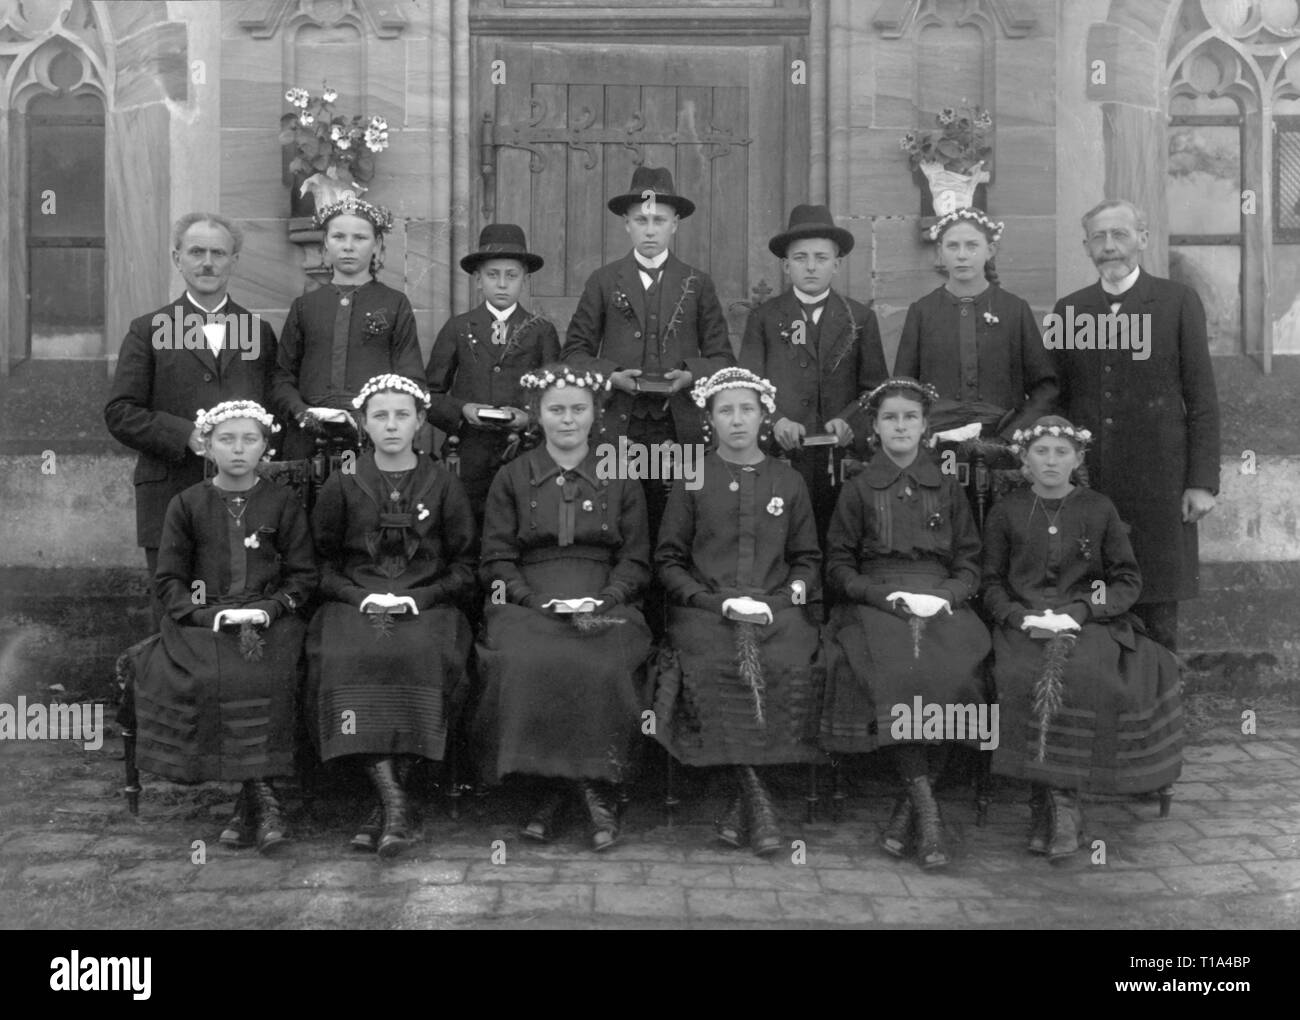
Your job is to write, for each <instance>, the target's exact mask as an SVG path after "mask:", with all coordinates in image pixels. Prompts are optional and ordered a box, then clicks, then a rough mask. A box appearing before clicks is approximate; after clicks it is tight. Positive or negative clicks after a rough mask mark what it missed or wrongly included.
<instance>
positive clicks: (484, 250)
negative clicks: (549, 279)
mask: <svg viewBox="0 0 1300 1020" xmlns="http://www.w3.org/2000/svg"><path fill="white" fill-rule="evenodd" d="M489 259H516V260H518V261H520V262H522V263H523V264H524V268H525V269H527V270H528V272H530V273H535V272H537V270H539V269H541V268H542V266H544V265H545V264H546V260H545V259H543V258H542V257H541V256H540V255H534V254H533V253H532V252H530V251H529V250H528V242H527V240H525V238H524V228H523V227H519V226H516V225H515V224H513V223H489V224H488V225H487V226H486V227H484V228H483V232H482V233H481V234H479V235H478V251H472V252H470V253H469V254H468V255H466V256H465V257H464V258H463V259H461V260H460V268H461V269H463V270H465V272H467V273H472V272H474V270H476V269H477V268H478V267H479V266H481V265H482V264H483V263H484V262H487V261H488V260H489Z"/></svg>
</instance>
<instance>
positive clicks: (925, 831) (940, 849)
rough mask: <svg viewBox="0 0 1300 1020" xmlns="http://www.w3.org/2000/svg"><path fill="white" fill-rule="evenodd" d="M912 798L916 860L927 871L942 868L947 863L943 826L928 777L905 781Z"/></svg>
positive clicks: (922, 776) (916, 777)
mask: <svg viewBox="0 0 1300 1020" xmlns="http://www.w3.org/2000/svg"><path fill="white" fill-rule="evenodd" d="M907 785H908V789H909V790H910V792H911V798H912V808H913V811H912V818H913V821H914V824H915V825H916V840H917V848H916V859H917V863H919V864H920V865H921V867H922V868H925V869H926V870H927V871H928V870H930V869H931V868H942V867H944V866H945V865H947V863H948V854H947V851H946V850H945V849H944V846H943V825H942V823H941V822H940V820H939V805H938V803H937V802H936V801H935V799H934V794H933V793H932V792H931V790H930V779H929V777H928V776H924V775H921V776H915V777H913V778H911V779H909V780H908V781H907Z"/></svg>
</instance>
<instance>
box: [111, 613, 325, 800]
mask: <svg viewBox="0 0 1300 1020" xmlns="http://www.w3.org/2000/svg"><path fill="white" fill-rule="evenodd" d="M304 631H305V627H304V625H303V622H302V621H301V620H299V619H298V618H297V617H293V616H285V617H281V618H280V619H278V620H276V621H275V623H273V624H272V625H271V626H270V627H268V628H265V629H259V631H258V633H259V635H260V636H261V637H262V641H263V645H262V657H261V658H260V659H257V660H252V661H250V660H249V659H246V658H245V657H244V655H243V653H242V652H241V651H240V644H239V631H237V630H224V629H223V630H221V631H219V632H213V631H212V630H211V629H210V628H208V627H186V626H182V625H180V624H177V623H176V622H175V621H173V620H172V619H171V618H170V617H166V618H164V619H163V621H162V632H161V635H160V636H159V639H158V640H157V641H153V642H148V643H145V644H144V645H142V646H136V647H137V649H138V651H136V652H135V658H134V661H133V662H132V669H133V672H134V675H135V678H136V681H135V714H136V727H137V730H136V733H137V735H136V762H137V764H138V765H139V767H140V768H141V769H142V770H144V771H146V772H152V773H154V774H156V775H160V776H166V777H167V778H168V779H174V780H177V781H179V782H187V783H188V782H203V781H206V780H220V781H223V782H242V781H243V780H245V779H269V778H273V777H275V776H288V775H292V774H293V757H294V733H295V719H296V716H295V703H296V696H297V691H298V685H299V682H300V678H301V675H302V673H301V670H302V646H303V634H304Z"/></svg>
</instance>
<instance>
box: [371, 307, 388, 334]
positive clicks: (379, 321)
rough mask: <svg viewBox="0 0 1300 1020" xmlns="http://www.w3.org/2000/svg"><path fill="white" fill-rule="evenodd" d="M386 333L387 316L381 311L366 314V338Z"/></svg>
mask: <svg viewBox="0 0 1300 1020" xmlns="http://www.w3.org/2000/svg"><path fill="white" fill-rule="evenodd" d="M387 332H388V316H386V315H385V314H384V313H383V312H382V311H378V312H366V336H382V335H383V334H384V333H387Z"/></svg>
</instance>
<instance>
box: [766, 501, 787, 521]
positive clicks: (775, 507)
mask: <svg viewBox="0 0 1300 1020" xmlns="http://www.w3.org/2000/svg"><path fill="white" fill-rule="evenodd" d="M767 512H768V513H770V514H771V515H772V516H773V517H780V516H781V514H783V513H784V512H785V500H783V499H782V498H781V497H780V496H773V497H772V499H771V501H770V502H769V503H768V504H767Z"/></svg>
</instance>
